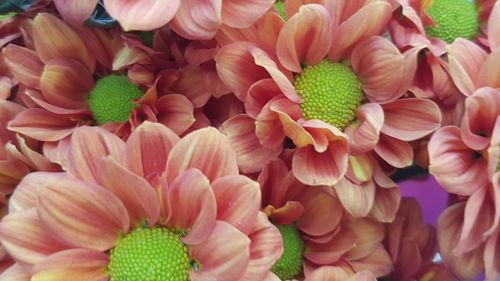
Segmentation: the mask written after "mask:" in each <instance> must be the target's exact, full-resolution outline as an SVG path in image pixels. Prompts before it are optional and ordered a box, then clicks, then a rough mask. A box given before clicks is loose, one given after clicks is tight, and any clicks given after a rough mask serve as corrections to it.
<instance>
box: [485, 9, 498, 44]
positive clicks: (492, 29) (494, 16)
mask: <svg viewBox="0 0 500 281" xmlns="http://www.w3.org/2000/svg"><path fill="white" fill-rule="evenodd" d="M495 34H496V35H495ZM498 34H500V4H498V2H497V3H496V4H495V5H494V6H493V9H492V10H491V14H490V16H489V17H488V29H487V37H488V43H489V44H490V50H491V51H495V50H496V49H497V48H500V38H499V37H498Z"/></svg>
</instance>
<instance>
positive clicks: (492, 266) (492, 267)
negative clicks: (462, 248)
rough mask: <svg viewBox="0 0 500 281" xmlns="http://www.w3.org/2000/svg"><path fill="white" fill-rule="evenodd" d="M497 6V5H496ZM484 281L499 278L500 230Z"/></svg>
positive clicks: (491, 244) (487, 250) (487, 255)
mask: <svg viewBox="0 0 500 281" xmlns="http://www.w3.org/2000/svg"><path fill="white" fill-rule="evenodd" d="M497 6H498V5H497ZM484 267H485V272H486V280H498V278H500V230H499V229H497V230H496V231H495V232H494V233H493V234H492V235H491V236H490V237H489V238H488V241H487V242H486V244H485V246H484Z"/></svg>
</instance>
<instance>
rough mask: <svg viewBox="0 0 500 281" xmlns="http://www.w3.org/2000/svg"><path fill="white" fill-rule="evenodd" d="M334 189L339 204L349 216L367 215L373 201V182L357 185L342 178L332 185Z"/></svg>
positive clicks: (359, 216)
mask: <svg viewBox="0 0 500 281" xmlns="http://www.w3.org/2000/svg"><path fill="white" fill-rule="evenodd" d="M334 188H335V192H336V193H337V195H338V198H339V200H340V202H341V203H342V205H343V206H344V208H345V209H346V211H347V212H348V213H349V214H351V215H352V216H353V217H355V218H361V217H365V216H366V215H368V213H369V212H370V210H371V209H372V206H373V203H374V199H375V184H374V183H373V181H367V182H364V183H363V184H361V185H357V184H354V183H352V182H351V181H349V180H348V179H346V178H343V179H341V180H340V181H339V182H338V183H337V184H336V185H334Z"/></svg>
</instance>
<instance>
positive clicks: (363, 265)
mask: <svg viewBox="0 0 500 281" xmlns="http://www.w3.org/2000/svg"><path fill="white" fill-rule="evenodd" d="M351 265H352V268H353V269H354V271H356V272H359V271H363V270H367V271H369V272H371V273H372V274H373V275H374V276H375V277H382V276H385V275H387V274H389V273H390V272H391V271H392V267H393V265H392V261H391V257H390V256H389V254H388V253H387V251H386V250H385V249H384V246H382V245H380V246H378V247H377V248H376V249H375V250H374V251H373V252H372V253H371V254H370V255H368V256H367V257H365V258H362V259H360V260H356V261H351Z"/></svg>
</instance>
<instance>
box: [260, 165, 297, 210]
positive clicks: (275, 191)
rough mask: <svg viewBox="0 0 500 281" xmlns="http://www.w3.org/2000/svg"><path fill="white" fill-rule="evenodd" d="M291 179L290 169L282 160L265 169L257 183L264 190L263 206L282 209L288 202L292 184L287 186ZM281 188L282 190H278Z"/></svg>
mask: <svg viewBox="0 0 500 281" xmlns="http://www.w3.org/2000/svg"><path fill="white" fill-rule="evenodd" d="M288 177H289V169H288V167H287V166H286V164H285V162H283V160H282V159H281V158H276V159H274V160H272V161H270V162H269V163H267V165H266V166H265V167H264V169H263V170H262V171H261V172H260V174H259V176H258V178H257V181H258V182H259V183H260V188H261V190H262V205H264V206H265V205H273V206H275V207H277V208H279V207H282V206H283V205H285V203H286V202H287V191H288V189H289V188H290V184H286V179H287V178H288ZM276 186H281V188H276Z"/></svg>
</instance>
